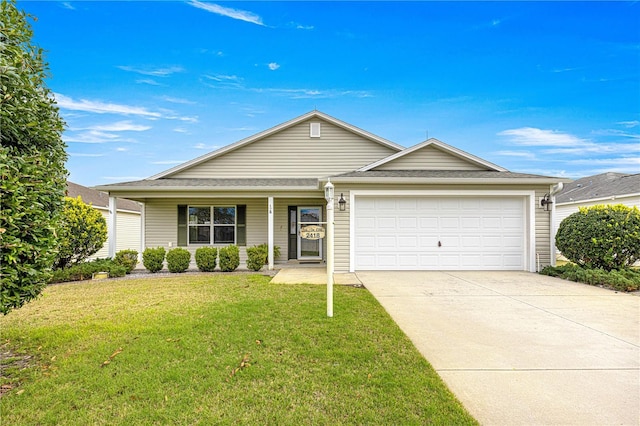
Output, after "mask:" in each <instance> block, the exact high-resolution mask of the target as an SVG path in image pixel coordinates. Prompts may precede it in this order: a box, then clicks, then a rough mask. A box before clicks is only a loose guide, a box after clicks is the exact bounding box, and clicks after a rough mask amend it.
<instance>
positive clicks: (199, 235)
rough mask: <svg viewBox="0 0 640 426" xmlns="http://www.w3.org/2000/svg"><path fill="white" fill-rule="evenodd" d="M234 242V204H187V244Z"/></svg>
mask: <svg viewBox="0 0 640 426" xmlns="http://www.w3.org/2000/svg"><path fill="white" fill-rule="evenodd" d="M211 218H213V220H211ZM235 242H236V208H235V206H224V207H218V206H189V244H235Z"/></svg>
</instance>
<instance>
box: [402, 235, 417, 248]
mask: <svg viewBox="0 0 640 426" xmlns="http://www.w3.org/2000/svg"><path fill="white" fill-rule="evenodd" d="M398 247H399V248H410V249H412V250H418V237H416V236H398Z"/></svg>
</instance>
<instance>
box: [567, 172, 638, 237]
mask: <svg viewBox="0 0 640 426" xmlns="http://www.w3.org/2000/svg"><path fill="white" fill-rule="evenodd" d="M599 204H624V205H625V206H628V207H638V208H640V174H634V175H628V174H623V173H602V174H599V175H595V176H587V177H584V178H581V179H578V180H575V181H573V182H571V183H569V184H566V185H565V186H564V187H563V189H562V191H560V192H558V194H556V214H555V227H554V229H555V230H556V231H557V230H558V226H560V223H561V222H562V221H563V220H564V219H565V218H566V217H567V216H569V215H571V214H573V213H575V212H577V211H578V209H579V208H580V207H591V206H596V205H599Z"/></svg>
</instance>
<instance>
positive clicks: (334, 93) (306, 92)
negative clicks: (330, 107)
mask: <svg viewBox="0 0 640 426" xmlns="http://www.w3.org/2000/svg"><path fill="white" fill-rule="evenodd" d="M252 90H253V91H255V92H258V93H273V94H274V95H277V96H288V97H289V98H291V99H309V98H316V99H318V98H322V99H327V98H340V97H353V98H370V97H373V95H372V94H371V92H367V91H364V90H318V89H252Z"/></svg>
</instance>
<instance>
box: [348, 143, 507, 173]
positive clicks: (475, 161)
mask: <svg viewBox="0 0 640 426" xmlns="http://www.w3.org/2000/svg"><path fill="white" fill-rule="evenodd" d="M431 145H433V146H434V147H436V148H439V149H440V150H442V151H444V152H446V153H448V154H451V155H453V156H455V157H458V158H461V159H463V160H465V161H468V162H471V163H473V164H476V165H480V166H484V167H487V168H489V169H491V170H495V171H498V172H506V171H508V170H507V169H505V168H503V167H500V166H498V165H496V164H493V163H490V162H489V161H486V160H483V159H482V158H480V157H476V156H475V155H473V154H469V153H468V152H465V151H462V150H461V149H458V148H455V147H453V146H451V145H447V144H446V143H444V142H442V141H439V140H438V139H434V138H431V139H428V140H426V141H424V142H422V143H419V144H417V145H414V146H412V147H410V148H407V149H405V150H403V151H400V152H396V153H395V154H392V155H390V156H388V157H386V158H383V159H382V160H378V161H376V162H374V163H371V164H369V165H366V166H364V167H361V168H360V169H358V170H357V171H358V172H366V171H368V170H371V169H375V168H376V167H379V166H381V165H383V164H386V163H388V162H390V161H393V160H396V159H398V158H400V157H404V156H405V155H408V154H411V153H412V152H415V151H418V150H420V149H422V148H426V147H428V146H431Z"/></svg>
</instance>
